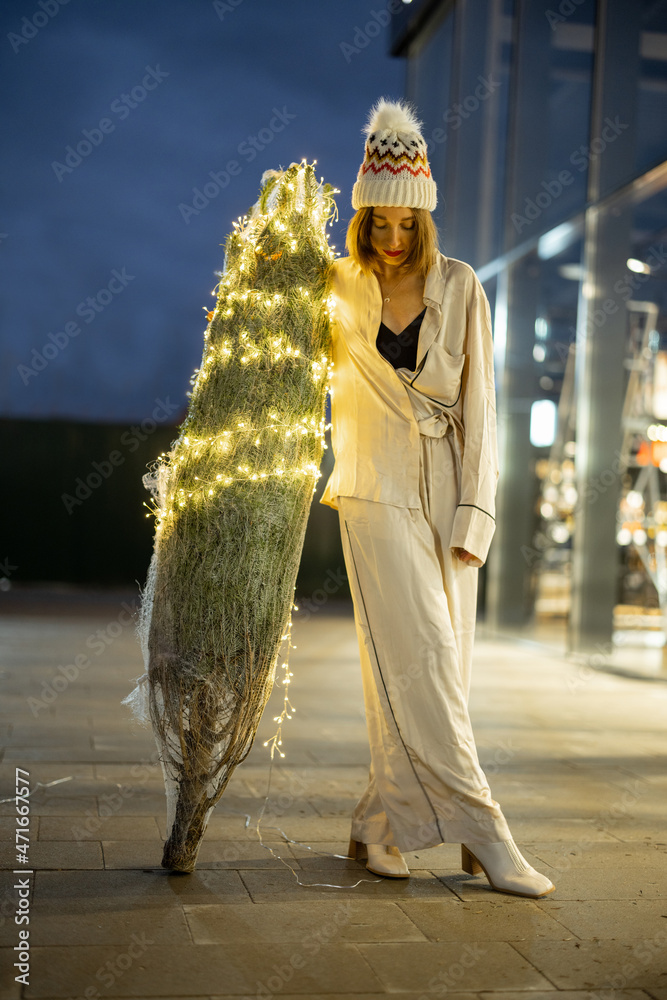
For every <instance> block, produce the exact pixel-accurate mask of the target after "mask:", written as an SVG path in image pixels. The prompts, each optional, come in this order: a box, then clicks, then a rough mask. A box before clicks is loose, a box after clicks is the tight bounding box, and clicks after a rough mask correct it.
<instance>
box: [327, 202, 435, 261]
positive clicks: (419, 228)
mask: <svg viewBox="0 0 667 1000" xmlns="http://www.w3.org/2000/svg"><path fill="white" fill-rule="evenodd" d="M375 207H377V206H371V205H367V206H365V207H364V208H360V209H359V210H358V211H357V212H355V214H354V215H353V216H352V218H351V219H350V222H349V225H348V227H347V235H346V237H345V247H346V249H347V252H348V253H349V255H350V257H351V258H352V259H353V260H354V261H355V262H356V263H357V264H358V265H359V267H360V268H361V269H362V271H363V272H364V274H372V272H373V265H374V264H375V262H376V260H377V254H376V253H375V250H374V249H373V245H372V243H371V226H372V225H373V211H374V208H375ZM411 211H412V215H413V217H414V220H415V235H414V239H413V241H412V246H411V247H410V252H409V253H408V256H407V258H406V260H405V267H406V268H407V270H408V271H416V272H418V273H421V274H423V275H424V276H426V274H427V273H428V270H429V268H430V267H431V264H433V263H434V262H435V259H436V256H437V254H438V250H439V246H438V230H437V229H436V228H435V223H434V222H433V216H432V215H431V213H430V212H429V210H428V209H427V208H413V209H411Z"/></svg>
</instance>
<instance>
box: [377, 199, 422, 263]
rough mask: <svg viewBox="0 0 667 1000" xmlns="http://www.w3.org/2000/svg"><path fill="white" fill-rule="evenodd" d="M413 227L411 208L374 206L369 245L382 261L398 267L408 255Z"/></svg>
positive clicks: (413, 219)
mask: <svg viewBox="0 0 667 1000" xmlns="http://www.w3.org/2000/svg"><path fill="white" fill-rule="evenodd" d="M415 228H416V223H415V217H414V213H413V211H412V209H411V208H384V207H382V206H380V207H378V208H374V209H373V222H372V225H371V245H372V247H373V249H374V250H375V253H376V254H377V255H378V257H379V258H380V259H381V260H382V261H384V262H385V263H386V264H389V265H395V266H396V267H399V266H400V265H401V264H402V263H403V262H404V261H405V259H406V257H407V256H408V253H409V251H410V247H411V246H412V242H413V240H414V238H415Z"/></svg>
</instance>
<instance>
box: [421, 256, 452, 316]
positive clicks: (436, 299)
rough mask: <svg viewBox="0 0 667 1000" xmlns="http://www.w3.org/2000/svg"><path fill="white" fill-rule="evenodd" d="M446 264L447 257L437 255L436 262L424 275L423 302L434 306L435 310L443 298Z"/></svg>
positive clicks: (447, 262)
mask: <svg viewBox="0 0 667 1000" xmlns="http://www.w3.org/2000/svg"><path fill="white" fill-rule="evenodd" d="M448 264H449V261H448V259H447V257H445V255H444V254H443V253H439V254H438V257H437V260H436V261H435V263H434V264H432V265H431V267H430V269H429V272H428V274H427V275H426V283H425V285H424V301H425V302H428V303H429V305H432V306H435V307H436V308H437V309H439V308H440V306H441V305H442V300H443V299H444V297H445V273H446V271H447V267H448Z"/></svg>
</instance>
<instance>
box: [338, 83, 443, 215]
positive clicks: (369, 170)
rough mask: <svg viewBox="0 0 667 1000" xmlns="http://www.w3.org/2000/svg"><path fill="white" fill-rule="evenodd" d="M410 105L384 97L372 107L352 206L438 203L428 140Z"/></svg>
mask: <svg viewBox="0 0 667 1000" xmlns="http://www.w3.org/2000/svg"><path fill="white" fill-rule="evenodd" d="M421 124H422V123H421V122H420V121H418V120H417V117H416V116H415V112H414V110H413V108H412V107H411V105H409V104H407V103H406V102H405V101H388V100H386V98H384V97H381V98H380V100H379V101H378V102H377V104H376V105H375V106H374V107H373V108H371V111H370V114H369V117H368V125H367V126H366V128H365V129H364V131H365V133H366V136H367V139H366V151H365V155H364V162H363V163H362V164H361V166H360V167H359V173H358V174H357V180H356V183H355V185H354V187H353V188H352V207H353V208H355V209H357V208H364V207H365V206H367V205H371V206H375V205H386V206H387V207H388V208H427V209H428V210H429V211H430V212H432V211H433V209H434V208H435V206H436V202H437V200H438V190H437V188H436V184H435V181H434V180H433V177H432V176H431V168H430V167H429V165H428V158H427V155H426V143H425V141H424V139H423V137H422V134H421V132H420V129H421Z"/></svg>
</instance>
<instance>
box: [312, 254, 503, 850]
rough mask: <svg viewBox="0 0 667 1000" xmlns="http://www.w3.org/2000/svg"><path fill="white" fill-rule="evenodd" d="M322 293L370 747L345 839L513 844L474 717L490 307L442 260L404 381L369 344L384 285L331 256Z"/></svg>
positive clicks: (489, 408) (492, 467)
mask: <svg viewBox="0 0 667 1000" xmlns="http://www.w3.org/2000/svg"><path fill="white" fill-rule="evenodd" d="M331 291H332V298H333V324H332V338H333V339H332V351H333V374H332V380H331V407H332V445H333V451H334V456H335V464H334V469H333V472H332V473H331V476H330V477H329V480H328V482H327V484H326V487H325V490H324V493H323V495H322V498H321V500H320V503H323V504H328V505H329V506H331V507H333V508H334V509H336V510H338V513H339V519H340V526H341V538H342V543H343V553H344V557H345V564H346V568H347V575H348V580H349V583H350V590H351V593H352V598H353V603H354V613H355V625H356V630H357V637H358V640H359V650H360V657H361V668H362V680H363V687H364V701H365V706H366V721H367V726H368V734H369V741H370V752H371V767H370V773H369V781H368V786H367V788H366V790H365V792H364V794H363V795H362V796H361V798H360V800H359V802H358V803H357V805H356V807H355V810H354V813H353V816H352V836H353V837H354V838H355V839H356V840H360V841H362V842H364V843H373V844H376V843H386V844H395V845H396V846H397V847H398V848H399V849H400V850H404V851H414V850H418V849H420V848H422V849H423V848H426V847H432V846H435V845H437V844H441V843H443V842H445V843H448V842H456V841H458V842H464V841H465V842H466V843H494V842H497V841H499V840H506V839H509V837H510V836H511V834H510V832H509V829H508V827H507V823H506V821H505V818H504V816H503V814H502V811H501V809H500V806H499V805H498V803H497V802H495V801H494V799H493V798H492V796H491V791H490V789H489V786H488V782H487V780H486V777H485V775H484V772H483V771H482V770H481V768H480V766H479V761H478V758H477V751H476V748H475V742H474V737H473V733H472V727H471V724H470V718H469V715H468V694H469V689H470V668H471V661H472V647H473V640H474V629H475V614H476V604H477V577H478V568H479V567H480V566H482V565H483V564H484V562H485V560H486V557H487V554H488V550H489V546H490V544H491V540H492V537H493V533H494V530H495V519H494V518H495V493H496V485H497V481H498V475H499V472H498V458H497V444H496V409H495V385H494V375H493V339H492V332H491V317H490V311H489V304H488V301H487V298H486V295H485V293H484V289H483V288H482V285H481V283H480V281H479V279H478V278H477V275H476V274H475V272H474V271H473V269H472V268H471V267H470V266H469V265H468V264H466V263H464V262H463V261H459V260H455V259H453V258H451V257H445V256H444V255H443V254H439V255H438V259H437V261H436V263H435V264H433V266H432V267H431V269H430V270H429V273H428V275H427V278H426V284H425V289H424V305H425V306H426V313H425V316H424V319H423V321H422V325H421V329H420V333H419V346H418V351H417V362H416V367H415V370H414V371H410V370H408V369H406V368H399V369H394V367H393V366H392V365H391V363H390V362H389V361H387V360H386V358H384V357H383V356H382V355H381V354H380V352H379V350H378V349H377V347H376V339H377V334H378V329H379V326H380V322H381V319H382V294H381V292H380V286H379V282H378V280H377V278H376V277H375V276H374V275H370V276H367V275H364V273H363V272H362V270H361V269H360V268H359V267H358V266H357V265H356V264H355V263H354V262H353V261H352V260H351V259H350V258H349V257H346V258H340V259H338V260H337V261H336V262H335V263H334V265H333V268H332V281H331ZM454 547H461V548H464V549H466V550H467V551H468V552H470V553H472V555H473V556H474V557H475V558H474V560H473V561H472V562H468V563H465V562H463V561H462V560H460V559H458V558H457V557H456V556H455V555H454V553H453V551H452V550H453V548H454Z"/></svg>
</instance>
